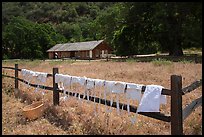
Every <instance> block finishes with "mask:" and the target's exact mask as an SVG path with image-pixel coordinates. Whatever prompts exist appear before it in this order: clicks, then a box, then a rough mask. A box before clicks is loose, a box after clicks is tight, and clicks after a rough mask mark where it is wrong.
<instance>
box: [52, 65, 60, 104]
mask: <svg viewBox="0 0 204 137" xmlns="http://www.w3.org/2000/svg"><path fill="white" fill-rule="evenodd" d="M56 73H58V68H53V104H54V105H59V91H58V90H57V89H58V86H57V83H55V74H56Z"/></svg>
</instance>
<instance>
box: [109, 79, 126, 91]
mask: <svg viewBox="0 0 204 137" xmlns="http://www.w3.org/2000/svg"><path fill="white" fill-rule="evenodd" d="M125 86H126V83H125V82H121V81H115V82H114V85H113V87H112V93H116V94H120V93H124V92H125Z"/></svg>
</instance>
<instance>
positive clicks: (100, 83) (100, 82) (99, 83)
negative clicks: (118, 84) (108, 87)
mask: <svg viewBox="0 0 204 137" xmlns="http://www.w3.org/2000/svg"><path fill="white" fill-rule="evenodd" d="M94 81H95V87H103V86H104V84H105V80H101V79H94Z"/></svg>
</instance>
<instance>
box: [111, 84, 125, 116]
mask: <svg viewBox="0 0 204 137" xmlns="http://www.w3.org/2000/svg"><path fill="white" fill-rule="evenodd" d="M125 87H126V83H125V82H121V81H115V84H114V85H113V88H112V93H114V94H117V95H116V106H117V113H118V115H119V114H120V106H119V94H121V93H124V92H125Z"/></svg>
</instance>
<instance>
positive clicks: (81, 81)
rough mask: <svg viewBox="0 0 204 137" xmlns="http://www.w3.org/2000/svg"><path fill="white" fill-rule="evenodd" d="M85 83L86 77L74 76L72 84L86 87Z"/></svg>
mask: <svg viewBox="0 0 204 137" xmlns="http://www.w3.org/2000/svg"><path fill="white" fill-rule="evenodd" d="M85 82H86V77H77V76H72V80H71V84H74V83H78V84H80V85H81V86H84V85H85Z"/></svg>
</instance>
